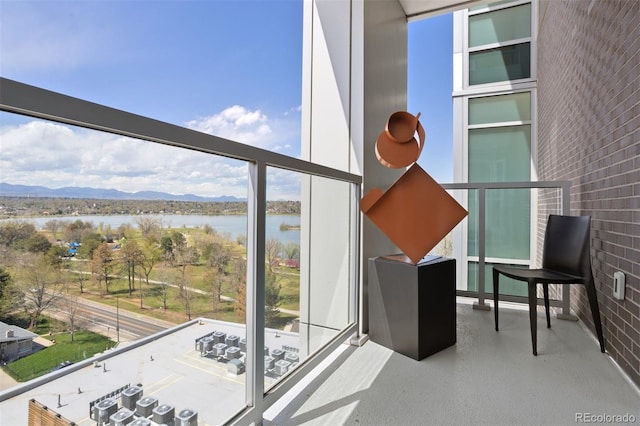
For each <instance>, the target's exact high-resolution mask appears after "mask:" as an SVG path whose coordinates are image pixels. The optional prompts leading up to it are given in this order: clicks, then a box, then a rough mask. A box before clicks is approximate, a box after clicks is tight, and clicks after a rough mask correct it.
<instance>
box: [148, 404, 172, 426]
mask: <svg viewBox="0 0 640 426" xmlns="http://www.w3.org/2000/svg"><path fill="white" fill-rule="evenodd" d="M175 412H176V409H175V408H173V407H172V406H171V405H167V404H162V405H158V406H157V407H156V408H154V409H153V416H152V417H151V420H153V421H154V423H158V424H159V425H167V426H173V420H174V417H175Z"/></svg>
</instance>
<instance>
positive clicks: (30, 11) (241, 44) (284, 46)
mask: <svg viewBox="0 0 640 426" xmlns="http://www.w3.org/2000/svg"><path fill="white" fill-rule="evenodd" d="M450 37H451V16H450V15H448V16H445V17H439V18H436V19H431V20H429V21H427V22H425V21H421V22H416V23H411V24H410V26H409V49H410V59H409V66H410V69H409V97H408V110H409V111H411V112H414V113H415V112H418V111H421V112H422V119H421V121H422V123H423V125H424V126H425V128H426V131H427V143H426V146H425V149H424V151H423V154H422V156H421V159H420V161H419V164H420V165H421V166H423V168H425V170H427V172H429V173H430V174H432V176H433V177H434V178H436V180H438V181H441V182H445V181H446V182H449V181H451V174H452V173H451V169H452V166H451V164H452V163H451V57H452V53H451V52H452V51H451V40H450ZM301 49H302V2H301V1H296V0H280V1H264V0H258V1H248V0H242V1H189V2H180V1H132V0H128V1H86V0H85V1H7V0H0V75H2V76H3V77H6V78H10V79H14V80H18V81H21V82H24V83H27V84H32V85H36V86H39V87H43V88H46V89H49V90H53V91H56V92H60V93H64V94H68V95H71V96H75V97H80V98H83V99H86V100H89V101H94V102H98V103H101V104H104V105H108V106H111V107H115V108H118V109H123V110H126V111H129V112H134V113H136V114H141V115H146V116H149V117H152V118H156V119H159V120H163V121H167V122H170V123H174V124H178V125H181V126H185V127H190V128H193V129H196V130H200V131H205V132H209V133H212V134H216V135H218V136H222V137H226V138H230V139H234V140H238V141H240V142H243V143H248V144H252V145H255V146H259V147H262V148H265V149H269V150H273V151H277V152H280V153H283V154H286V155H291V156H294V157H297V156H299V155H300V142H299V139H300V104H301V83H302V79H301V77H302V75H301V74H302V71H301V62H302V52H301ZM32 121H33V120H30V119H26V118H20V119H18V118H17V117H15V116H10V115H8V114H1V115H0V138H1V139H0V141H1V142H0V143H1V144H2V152H1V153H0V167H1V168H2V170H3V171H2V176H0V180H2V181H4V182H8V183H14V184H25V185H27V184H35V185H46V186H51V187H60V186H71V185H78V182H77V179H76V181H75V182H74V181H72V179H73V177H74V175H75V176H76V177H77V174H78V173H82V174H83V175H82V176H83V179H82V181H83V182H84V185H81V186H96V187H115V186H118V185H119V186H124V188H118V189H123V190H129V191H131V192H133V191H137V190H145V189H158V188H155V187H153V188H148V187H145V186H149V185H151V186H153V182H154V181H155V182H157V180H156V178H157V177H159V176H162V180H163V182H164V184H165V189H166V192H173V193H184V192H190V193H200V194H201V195H208V196H216V195H236V196H240V197H243V196H246V167H245V166H244V165H243V164H242V163H241V162H233V161H228V160H226V159H225V160H223V159H217V158H216V159H212V158H210V156H204V155H202V154H199V153H193V152H185V150H181V151H180V152H177V151H176V149H175V148H169V147H166V148H164V147H163V148H161V149H158V148H154V150H153V152H154V155H153V158H149V155H148V152H149V149H148V145H146V144H145V143H133V142H131V141H130V140H123V138H121V137H115V136H113V135H105V134H97V133H96V132H88V131H86V130H83V129H77V128H72V127H69V126H62V125H58V124H55V123H42V122H39V123H38V122H32ZM88 141H90V143H88ZM372 143H373V141H372ZM78 144H82V145H83V146H85V147H89V146H90V147H92V149H87V150H85V151H83V152H80V151H79V150H78V149H77V146H78ZM27 147H29V148H28V151H29V152H30V153H33V152H39V153H40V155H39V156H38V158H34V157H33V155H25V154H26V152H25V150H26V149H27ZM26 159H28V161H26ZM133 163H135V164H133ZM36 167H37V173H36V172H35V170H34V169H35V168H36ZM185 169H190V170H191V172H190V173H188V174H185V173H184V170H185ZM270 178H271V181H272V182H273V184H272V185H271V188H272V194H271V197H272V198H297V197H296V195H297V191H298V190H297V176H295V175H293V174H290V173H289V174H287V173H284V172H283V173H280V172H276V171H273V172H272V173H271V176H270ZM181 179H182V184H181V183H180V181H181ZM185 179H188V180H189V184H188V185H187V187H188V188H185V184H184V180H185ZM78 186H80V185H78Z"/></svg>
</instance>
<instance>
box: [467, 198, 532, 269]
mask: <svg viewBox="0 0 640 426" xmlns="http://www.w3.org/2000/svg"><path fill="white" fill-rule="evenodd" d="M530 191H531V190H529V189H492V190H488V191H487V192H486V197H487V198H486V200H485V202H486V204H485V206H486V214H485V224H486V230H485V255H486V256H487V257H495V258H503V259H529V258H530V256H529V252H530V250H529V248H530V240H529V238H530V226H529V223H530V220H529V219H530V216H531V196H530ZM477 211H478V194H477V193H476V192H475V191H473V192H469V245H468V253H469V256H477V255H478V244H477V235H478V221H477V213H476V212H477ZM472 213H473V214H472Z"/></svg>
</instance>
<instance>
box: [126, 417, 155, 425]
mask: <svg viewBox="0 0 640 426" xmlns="http://www.w3.org/2000/svg"><path fill="white" fill-rule="evenodd" d="M129 426H151V421H150V420H149V419H145V418H143V417H138V418H137V419H135V420H134V421H132V422H131V423H129Z"/></svg>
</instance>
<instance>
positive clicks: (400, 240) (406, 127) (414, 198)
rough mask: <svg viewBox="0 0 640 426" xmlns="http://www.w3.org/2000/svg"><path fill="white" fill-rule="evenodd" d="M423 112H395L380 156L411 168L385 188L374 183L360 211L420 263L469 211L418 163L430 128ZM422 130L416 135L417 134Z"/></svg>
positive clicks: (390, 164) (394, 165)
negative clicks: (385, 189) (377, 186)
mask: <svg viewBox="0 0 640 426" xmlns="http://www.w3.org/2000/svg"><path fill="white" fill-rule="evenodd" d="M419 118H420V113H418V114H417V115H415V116H414V115H412V114H410V113H408V112H405V111H399V112H396V113H393V114H392V115H391V116H390V117H389V120H388V121H387V125H386V127H385V130H384V131H383V132H382V133H380V136H379V137H378V140H377V141H376V156H377V157H378V161H380V163H382V164H383V165H384V166H386V167H390V168H401V167H407V166H409V165H411V164H412V163H414V164H413V165H411V167H409V169H408V170H407V171H406V172H405V173H404V174H403V175H402V176H401V177H400V178H399V179H398V180H397V181H396V182H395V183H394V184H393V185H391V187H390V188H389V189H387V191H386V192H383V191H382V190H381V189H379V188H374V189H372V190H370V191H369V192H367V193H366V194H365V195H364V197H362V199H361V200H360V210H361V211H362V212H363V213H364V214H365V215H366V216H367V217H368V218H369V219H370V220H371V221H372V222H373V223H375V224H376V226H377V227H378V228H380V230H381V231H382V232H384V234H385V235H386V236H387V237H389V239H390V240H391V241H393V243H394V244H395V245H396V246H398V248H399V249H400V250H402V252H403V253H404V254H405V255H406V256H407V258H408V259H409V260H410V262H411V263H413V264H417V263H418V262H419V261H420V260H421V259H422V258H423V257H424V256H425V255H427V254H428V253H429V251H430V250H431V249H433V247H435V246H436V244H438V243H439V242H440V241H441V240H442V239H443V238H444V237H445V236H446V235H447V234H448V233H449V232H450V231H451V230H452V229H453V228H454V227H455V226H456V225H457V224H458V223H460V221H461V220H462V219H464V218H465V217H466V216H467V214H468V212H467V211H466V210H465V209H464V208H463V207H462V206H461V205H460V204H459V203H458V202H457V201H456V200H455V199H454V198H453V197H451V195H449V193H447V191H445V190H444V188H442V186H440V185H439V184H438V183H437V182H436V181H435V180H434V179H433V178H432V177H431V176H429V174H427V172H425V171H424V170H423V169H422V168H421V167H420V166H419V165H417V164H415V162H416V161H417V160H418V157H419V156H420V153H421V152H422V148H423V146H424V140H425V132H424V128H423V127H422V124H421V123H420V120H419ZM416 134H417V139H416Z"/></svg>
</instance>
